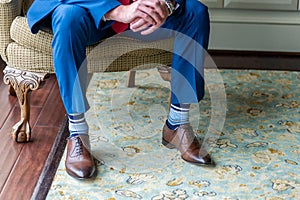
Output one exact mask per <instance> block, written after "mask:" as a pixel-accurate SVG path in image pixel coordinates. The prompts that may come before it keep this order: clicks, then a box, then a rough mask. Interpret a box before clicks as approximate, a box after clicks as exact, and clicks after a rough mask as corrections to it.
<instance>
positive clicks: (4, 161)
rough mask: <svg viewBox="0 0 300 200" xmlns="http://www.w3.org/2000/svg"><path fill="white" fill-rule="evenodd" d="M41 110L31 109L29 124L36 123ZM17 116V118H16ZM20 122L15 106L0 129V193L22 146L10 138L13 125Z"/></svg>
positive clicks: (18, 109) (17, 109) (18, 110)
mask: <svg viewBox="0 0 300 200" xmlns="http://www.w3.org/2000/svg"><path fill="white" fill-rule="evenodd" d="M40 112H41V108H32V112H31V119H30V120H31V123H32V122H34V121H36V120H37V118H38V115H39V113H40ZM16 116H17V117H16ZM19 120H20V108H19V107H17V106H15V107H14V108H13V110H12V112H11V113H10V115H9V116H8V118H7V120H6V121H5V124H4V125H3V127H2V128H1V129H0V137H1V145H0V153H1V156H0V166H1V172H0V174H1V179H0V191H1V188H3V186H4V185H5V181H6V180H7V177H8V176H9V174H10V173H11V169H12V168H13V166H14V165H15V163H16V160H17V158H18V157H19V154H20V152H21V151H22V148H23V145H24V144H21V143H16V142H15V141H13V139H12V136H11V129H12V127H13V125H14V124H16V123H17V122H18V121H19ZM32 135H33V137H35V132H34V131H32ZM0 199H1V198H0Z"/></svg>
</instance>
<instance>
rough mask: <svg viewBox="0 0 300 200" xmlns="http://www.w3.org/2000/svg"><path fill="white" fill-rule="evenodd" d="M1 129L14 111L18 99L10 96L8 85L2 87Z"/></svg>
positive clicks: (0, 87) (0, 89) (0, 93)
mask: <svg viewBox="0 0 300 200" xmlns="http://www.w3.org/2000/svg"><path fill="white" fill-rule="evenodd" d="M0 91H1V92H0V99H1V104H0V111H1V115H0V128H2V126H3V124H4V122H5V120H6V119H7V117H8V115H9V113H10V112H11V110H12V109H13V107H14V106H15V105H16V103H18V102H17V98H16V97H15V96H12V95H9V93H8V86H7V85H4V84H2V85H0Z"/></svg>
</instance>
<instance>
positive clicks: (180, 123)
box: [163, 0, 213, 165]
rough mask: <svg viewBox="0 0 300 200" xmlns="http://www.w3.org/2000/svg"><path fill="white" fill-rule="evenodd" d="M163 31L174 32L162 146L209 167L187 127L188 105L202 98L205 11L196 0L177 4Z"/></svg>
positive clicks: (206, 40)
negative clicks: (168, 109)
mask: <svg viewBox="0 0 300 200" xmlns="http://www.w3.org/2000/svg"><path fill="white" fill-rule="evenodd" d="M163 28H166V29H171V30H174V33H173V34H174V37H175V40H174V49H173V60H172V72H171V73H172V79H171V91H172V101H171V107H170V112H169V116H168V119H167V121H166V124H165V126H164V129H163V144H165V145H166V146H167V147H170V148H175V147H176V148H178V149H179V150H180V152H181V153H182V158H183V159H184V160H186V161H187V162H190V163H193V164H196V165H212V164H213V162H212V160H211V158H210V156H209V154H208V152H207V151H206V150H205V149H204V148H202V147H201V145H200V143H199V142H198V140H197V138H196V137H195V134H194V132H193V129H192V127H191V126H190V124H189V117H188V115H189V106H190V104H191V103H198V102H199V101H200V100H201V99H202V98H203V96H204V78H203V70H204V66H203V65H204V57H205V56H204V55H205V52H206V49H207V46H208V39H209V15H208V11H207V8H206V7H205V6H204V5H203V4H202V3H200V2H199V1H197V0H190V1H186V4H185V5H180V7H179V8H178V10H177V11H176V12H175V13H174V16H170V17H169V18H168V20H167V22H166V23H165V24H164V25H163Z"/></svg>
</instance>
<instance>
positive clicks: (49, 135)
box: [0, 127, 59, 200]
mask: <svg viewBox="0 0 300 200" xmlns="http://www.w3.org/2000/svg"><path fill="white" fill-rule="evenodd" d="M32 131H33V132H34V133H35V140H34V142H31V143H26V144H24V146H23V148H22V151H21V153H20V156H19V157H18V159H17V161H16V164H15V166H14V168H13V169H12V172H11V173H10V176H9V177H8V179H7V181H6V183H5V185H4V187H3V190H2V192H1V194H0V199H14V200H26V199H30V198H31V195H32V193H33V191H34V188H35V186H36V184H37V181H38V179H39V176H40V173H41V171H42V169H43V167H44V164H45V162H46V159H47V155H48V154H49V152H50V150H51V147H52V145H53V141H54V140H55V137H56V134H53V133H57V132H58V131H59V128H57V127H49V128H44V127H35V128H34V129H33V130H32Z"/></svg>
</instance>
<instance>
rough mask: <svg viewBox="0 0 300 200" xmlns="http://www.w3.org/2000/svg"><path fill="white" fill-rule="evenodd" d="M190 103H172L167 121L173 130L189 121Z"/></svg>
mask: <svg viewBox="0 0 300 200" xmlns="http://www.w3.org/2000/svg"><path fill="white" fill-rule="evenodd" d="M189 111H190V104H171V107H170V113H169V116H168V119H167V121H166V124H167V126H168V127H169V128H170V129H171V130H176V129H177V128H178V127H179V126H180V125H181V124H187V123H189Z"/></svg>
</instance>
